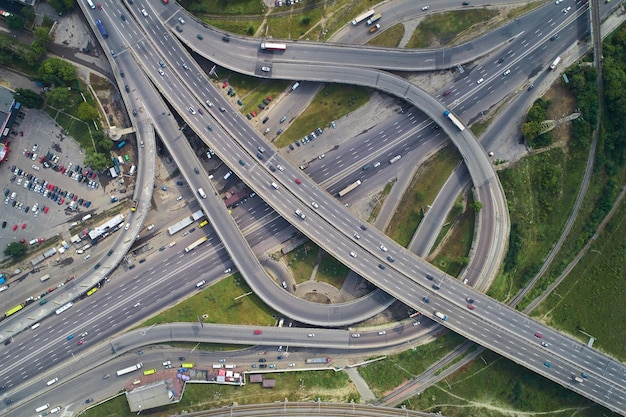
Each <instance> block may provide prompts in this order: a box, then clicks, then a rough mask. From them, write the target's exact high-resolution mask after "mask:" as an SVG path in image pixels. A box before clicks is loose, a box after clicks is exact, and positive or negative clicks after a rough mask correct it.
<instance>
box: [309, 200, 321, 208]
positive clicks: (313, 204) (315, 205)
mask: <svg viewBox="0 0 626 417" xmlns="http://www.w3.org/2000/svg"><path fill="white" fill-rule="evenodd" d="M311 206H312V207H313V208H320V205H319V204H317V203H316V202H315V201H313V202H311Z"/></svg>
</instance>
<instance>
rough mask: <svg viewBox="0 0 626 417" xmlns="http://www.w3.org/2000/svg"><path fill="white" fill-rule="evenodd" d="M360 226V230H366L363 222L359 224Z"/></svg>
mask: <svg viewBox="0 0 626 417" xmlns="http://www.w3.org/2000/svg"><path fill="white" fill-rule="evenodd" d="M359 227H360V228H361V230H363V231H366V230H367V226H365V225H364V224H362V225H360V226H359Z"/></svg>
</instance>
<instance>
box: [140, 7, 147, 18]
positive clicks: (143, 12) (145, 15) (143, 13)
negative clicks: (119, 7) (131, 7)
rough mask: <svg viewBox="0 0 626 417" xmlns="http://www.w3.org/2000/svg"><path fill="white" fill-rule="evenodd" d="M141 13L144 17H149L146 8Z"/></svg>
mask: <svg viewBox="0 0 626 417" xmlns="http://www.w3.org/2000/svg"><path fill="white" fill-rule="evenodd" d="M141 14H142V15H143V17H148V12H146V9H141Z"/></svg>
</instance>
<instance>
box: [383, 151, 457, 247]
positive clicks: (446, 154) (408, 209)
mask: <svg viewBox="0 0 626 417" xmlns="http://www.w3.org/2000/svg"><path fill="white" fill-rule="evenodd" d="M460 159H461V157H460V155H459V153H458V151H457V150H456V148H454V147H453V146H446V147H445V148H444V149H443V150H442V151H441V152H437V154H435V155H434V156H433V157H431V158H430V159H429V160H428V161H426V162H425V163H424V164H423V166H421V167H420V168H419V170H418V172H417V174H416V175H415V178H413V180H412V181H411V185H410V186H409V188H408V189H407V191H406V192H405V193H404V195H403V196H402V200H401V201H400V204H399V205H398V209H397V210H396V212H395V213H394V215H393V217H392V219H391V221H390V222H389V227H388V228H387V235H388V236H389V237H390V238H391V239H393V240H395V241H396V242H398V244H400V245H402V246H404V247H406V246H407V245H408V244H409V242H410V241H411V238H412V237H413V235H414V234H415V231H416V230H417V227H418V226H419V224H420V222H421V221H422V218H423V217H424V215H423V212H422V210H423V209H425V208H426V206H427V205H429V204H431V203H432V202H433V201H435V198H436V197H437V194H438V193H439V191H440V190H441V187H442V186H443V184H444V183H445V182H446V180H447V179H448V177H449V176H450V174H451V173H452V171H453V169H454V167H455V166H456V165H457V164H458V163H459V161H460Z"/></svg>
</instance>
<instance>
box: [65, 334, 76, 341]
mask: <svg viewBox="0 0 626 417" xmlns="http://www.w3.org/2000/svg"><path fill="white" fill-rule="evenodd" d="M73 338H74V335H73V334H70V335H68V336H67V337H66V339H67V340H72V339H73Z"/></svg>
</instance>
